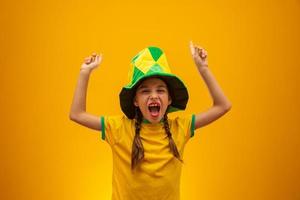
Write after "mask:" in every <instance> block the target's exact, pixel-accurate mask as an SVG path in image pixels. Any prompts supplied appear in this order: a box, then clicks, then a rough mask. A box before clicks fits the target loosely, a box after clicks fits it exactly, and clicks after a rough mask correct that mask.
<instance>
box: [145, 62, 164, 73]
mask: <svg viewBox="0 0 300 200" xmlns="http://www.w3.org/2000/svg"><path fill="white" fill-rule="evenodd" d="M161 71H163V69H162V68H161V66H160V65H159V64H157V63H155V64H154V65H153V66H152V67H151V68H150V69H149V71H148V72H147V73H149V72H161Z"/></svg>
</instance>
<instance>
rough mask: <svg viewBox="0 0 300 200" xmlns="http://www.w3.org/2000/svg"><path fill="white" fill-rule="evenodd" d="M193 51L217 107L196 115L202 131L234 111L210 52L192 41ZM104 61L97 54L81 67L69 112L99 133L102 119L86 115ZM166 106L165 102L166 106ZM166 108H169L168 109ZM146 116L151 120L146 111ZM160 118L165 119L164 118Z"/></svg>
mask: <svg viewBox="0 0 300 200" xmlns="http://www.w3.org/2000/svg"><path fill="white" fill-rule="evenodd" d="M190 51H191V55H192V58H193V60H194V63H195V65H196V67H197V70H198V72H199V74H200V76H201V78H202V79H203V81H204V83H205V84H206V86H207V88H208V91H209V93H210V96H211V98H212V100H213V105H212V106H211V107H210V108H208V109H207V110H205V111H203V112H199V113H198V114H196V118H195V129H198V128H200V127H203V126H206V125H208V124H210V123H212V122H213V121H215V120H217V119H218V118H220V117H221V116H223V115H224V114H225V113H227V112H228V111H229V110H230V109H231V103H230V101H229V100H228V99H227V97H226V96H225V95H224V93H223V91H222V89H221V87H220V86H219V84H218V82H217V81H216V79H215V77H214V76H213V74H212V73H211V71H210V69H209V68H208V61H207V52H206V50H205V49H203V48H202V47H200V46H197V45H194V44H193V43H192V42H190ZM101 62H102V55H101V54H100V55H98V54H96V53H93V54H92V55H91V56H89V57H86V58H85V60H84V63H83V64H82V65H81V68H80V74H79V79H78V83H77V87H76V88H75V94H74V97H73V102H72V105H71V110H70V113H69V118H70V119H71V120H73V121H75V122H77V123H79V124H81V125H83V126H86V127H88V128H91V129H95V130H101V123H99V116H97V115H93V114H90V113H87V112H86V93H87V86H88V81H89V77H90V74H91V72H92V71H93V70H94V69H96V68H97V67H98V66H99V65H100V63H101ZM151 91H155V89H153V88H152V89H151ZM136 102H137V105H138V106H140V105H141V106H142V105H143V104H144V103H145V102H144V101H140V100H139V98H137V99H136ZM164 102H165V100H164ZM165 105H166V104H165V103H163V106H165ZM163 109H165V107H164V108H163ZM145 116H146V117H147V113H146V112H145ZM159 117H161V115H160V116H159Z"/></svg>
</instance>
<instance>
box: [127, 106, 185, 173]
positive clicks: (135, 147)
mask: <svg viewBox="0 0 300 200" xmlns="http://www.w3.org/2000/svg"><path fill="white" fill-rule="evenodd" d="M142 120H143V115H142V113H141V111H140V109H139V108H138V107H136V112H135V136H134V139H133V143H132V154H131V169H134V168H135V167H136V166H137V165H138V164H139V163H140V162H141V161H142V160H143V158H144V147H143V144H142V140H141V137H140V131H141V124H142ZM163 123H164V129H165V130H166V133H167V137H168V138H169V147H170V150H171V152H172V153H173V155H174V156H175V157H176V158H177V159H178V160H179V161H180V162H183V161H182V159H181V158H180V154H179V152H178V149H177V147H176V144H175V142H174V140H173V138H172V133H171V131H170V127H169V123H168V116H167V113H165V115H164V119H163Z"/></svg>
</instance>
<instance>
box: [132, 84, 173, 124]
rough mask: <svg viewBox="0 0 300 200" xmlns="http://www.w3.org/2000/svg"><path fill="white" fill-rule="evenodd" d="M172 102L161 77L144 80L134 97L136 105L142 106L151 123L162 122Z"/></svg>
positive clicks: (141, 108)
mask: <svg viewBox="0 0 300 200" xmlns="http://www.w3.org/2000/svg"><path fill="white" fill-rule="evenodd" d="M171 102H172V100H171V98H170V95H169V91H168V88H167V85H166V84H165V82H164V81H162V80H161V79H159V78H148V79H146V80H144V81H143V82H142V83H141V84H140V85H139V87H138V88H137V90H136V94H135V98H134V105H135V106H137V107H139V108H140V110H141V112H142V114H143V117H144V118H145V119H147V120H148V121H150V122H151V123H158V122H160V120H161V119H162V118H163V117H164V114H165V112H166V110H167V108H168V106H169V105H170V104H171Z"/></svg>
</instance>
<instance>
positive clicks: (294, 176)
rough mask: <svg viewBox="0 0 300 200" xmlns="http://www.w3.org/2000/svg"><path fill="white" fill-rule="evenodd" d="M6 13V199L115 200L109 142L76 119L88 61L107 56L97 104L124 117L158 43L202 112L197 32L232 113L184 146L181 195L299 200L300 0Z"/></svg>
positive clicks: (80, 5) (212, 199) (20, 8)
mask: <svg viewBox="0 0 300 200" xmlns="http://www.w3.org/2000/svg"><path fill="white" fill-rule="evenodd" d="M0 11H1V12H0V13H1V14H0V15H1V19H0V21H1V33H0V40H1V61H0V62H1V63H0V64H1V65H0V66H1V83H0V84H1V86H0V87H1V98H0V103H1V140H0V152H1V153H0V155H1V165H0V166H1V167H0V170H1V171H0V175H1V177H0V180H1V182H0V184H1V185H0V188H1V189H0V190H1V191H0V195H1V196H0V198H1V199H5V200H40V199H43V200H48V199H49V200H50V199H51V200H65V199H72V200H77V199H78V200H82V199H85V200H96V199H97V200H99V199H103V200H105V199H110V196H111V173H112V156H111V150H110V148H109V146H108V145H107V144H106V143H105V142H104V141H102V140H101V138H100V132H97V131H94V130H91V129H88V128H85V127H83V126H80V125H78V124H76V123H74V122H72V121H70V120H69V111H70V106H71V102H72V98H73V94H74V90H75V86H76V84H77V79H78V75H79V69H80V65H81V63H82V61H83V59H84V57H86V56H88V55H90V54H91V53H92V52H94V51H95V52H98V53H99V52H102V53H103V63H102V65H101V66H100V67H99V68H97V69H96V70H95V71H94V72H93V73H92V75H91V77H90V82H89V88H88V98H87V111H88V112H90V113H93V114H96V115H99V116H100V115H101V114H107V115H109V114H119V113H120V108H119V99H118V94H119V92H120V88H121V87H122V86H123V85H124V84H125V83H126V82H127V71H128V69H129V62H130V59H131V58H132V57H133V56H134V55H135V54H136V53H137V52H138V51H139V50H141V49H143V48H144V47H146V46H149V45H156V46H159V47H161V48H162V49H163V50H164V51H165V53H166V55H167V58H168V62H169V65H170V66H171V67H172V71H173V72H174V73H175V74H177V75H179V76H180V77H181V78H182V80H183V81H184V82H185V83H186V85H187V86H188V88H189V93H190V101H189V104H188V107H187V110H186V113H196V112H201V111H204V110H206V109H208V108H209V107H210V106H211V105H212V99H211V97H210V95H209V92H208V90H207V88H206V86H205V84H204V81H203V80H202V78H201V77H200V75H199V74H198V72H197V70H196V67H195V66H194V64H193V60H192V58H191V55H190V52H189V47H188V42H189V41H190V40H193V41H194V43H196V44H199V45H201V46H203V47H204V48H205V49H206V50H207V51H208V61H209V67H210V69H211V71H212V72H213V74H214V76H215V78H216V79H217V81H218V83H219V84H220V86H221V88H222V89H223V90H224V93H225V94H226V96H228V98H229V99H230V101H231V102H232V109H231V110H230V112H229V113H227V114H226V115H224V116H223V117H222V118H220V119H219V120H217V121H215V122H214V123H212V124H210V125H208V126H206V127H203V128H201V129H198V130H197V131H196V133H195V137H194V138H193V139H192V140H190V142H189V143H188V144H187V146H186V150H185V155H184V159H185V163H186V164H185V165H184V167H183V172H182V179H181V180H182V182H181V197H182V199H183V200H199V199H203V200H204V199H205V200H219V199H222V200H234V199H239V200H240V199H245V200H253V199H255V200H266V199H268V200H269V199H270V200H274V199H276V200H277V199H278V200H279V199H280V200H299V199H300V159H299V157H300V136H299V133H300V128H299V117H300V116H299V111H300V109H299V107H300V106H299V104H300V98H299V97H300V95H299V91H300V90H299V81H298V80H299V67H300V59H299V47H300V37H299V36H300V26H299V25H300V1H299V0H286V1H279V0H275V1H274V0H272V1H271V0H266V1H260V0H253V1H238V0H229V1H222V0H217V1H202V0H198V1H192V0H186V1H156V0H153V1H92V0H86V1H58V0H56V1H47V2H46V1H37V0H36V1H34V0H28V1H16V2H14V1H8V0H6V1H2V2H1V7H0ZM179 114H180V113H179Z"/></svg>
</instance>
